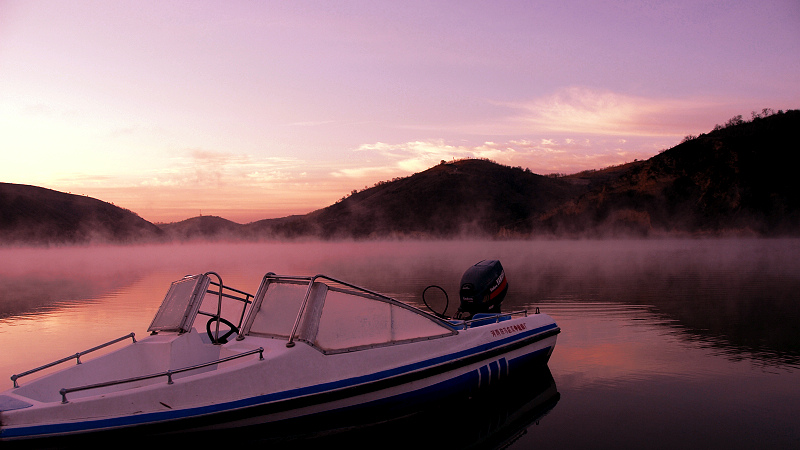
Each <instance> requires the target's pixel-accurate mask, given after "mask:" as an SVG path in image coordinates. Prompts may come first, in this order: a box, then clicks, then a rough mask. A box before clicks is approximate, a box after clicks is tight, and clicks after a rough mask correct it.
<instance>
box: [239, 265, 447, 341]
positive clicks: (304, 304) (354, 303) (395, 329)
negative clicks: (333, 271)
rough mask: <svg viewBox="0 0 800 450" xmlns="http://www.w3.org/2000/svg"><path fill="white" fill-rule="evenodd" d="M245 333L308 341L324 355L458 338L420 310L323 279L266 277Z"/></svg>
mask: <svg viewBox="0 0 800 450" xmlns="http://www.w3.org/2000/svg"><path fill="white" fill-rule="evenodd" d="M318 279H324V282H320V281H317V280H318ZM243 332H244V334H245V335H254V336H265V337H275V338H283V339H287V340H290V341H292V340H300V341H304V342H306V343H308V344H311V345H312V346H314V347H315V348H317V349H319V350H321V351H322V352H324V353H339V352H346V351H353V350H359V349H364V348H371V347H375V346H382V345H392V344H397V343H405V342H411V341H415V340H420V339H432V338H437V337H443V336H449V335H451V334H455V333H456V331H454V329H453V328H452V327H451V326H449V325H448V324H447V323H446V322H443V321H441V320H439V319H438V318H436V317H434V316H431V315H430V314H427V313H425V312H423V311H420V310H418V309H416V308H412V307H410V306H408V305H405V304H403V303H400V302H398V301H397V300H394V299H391V298H388V297H384V296H382V295H380V294H376V293H373V292H370V291H367V290H364V289H361V288H358V287H355V286H352V285H347V284H344V283H342V282H340V281H337V280H333V279H330V278H327V277H321V276H317V277H313V278H305V279H300V278H289V277H283V278H282V277H273V276H267V277H265V278H264V281H263V282H262V284H261V287H259V290H258V293H257V294H256V297H255V299H254V302H253V308H252V309H251V311H250V315H249V316H248V319H247V321H246V322H245V326H244V330H243Z"/></svg>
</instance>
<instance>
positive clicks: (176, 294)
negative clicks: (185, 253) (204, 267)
mask: <svg viewBox="0 0 800 450" xmlns="http://www.w3.org/2000/svg"><path fill="white" fill-rule="evenodd" d="M210 282H211V279H210V278H209V277H208V275H192V276H186V277H184V278H181V279H180V280H178V281H174V282H173V283H172V284H171V285H170V287H169V291H167V295H166V297H164V301H163V302H161V307H160V308H158V312H156V316H155V317H154V318H153V322H151V323H150V328H148V329H147V331H151V332H153V331H155V332H158V331H175V332H179V333H183V332H186V331H189V330H190V329H191V327H192V323H193V322H194V318H195V316H197V311H198V310H199V309H200V304H201V303H202V301H203V297H204V296H205V294H206V290H208V285H209V283H210Z"/></svg>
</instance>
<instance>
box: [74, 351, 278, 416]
mask: <svg viewBox="0 0 800 450" xmlns="http://www.w3.org/2000/svg"><path fill="white" fill-rule="evenodd" d="M256 353H258V359H259V361H263V360H264V347H259V348H257V349H255V350H249V351H246V352H244V353H239V354H237V355H231V356H228V357H225V358H221V359H218V360H216V361H209V362H207V363H203V364H197V365H194V366H188V367H182V368H180V369H175V370H167V371H166V372H159V373H152V374H150V375H142V376H138V377H133V378H125V379H122V380H114V381H106V382H103V383H96V384H87V385H86V386H78V387H73V388H62V389H61V390H60V391H58V393H59V394H61V403H62V404H63V403H69V401H68V400H67V394H69V393H71V392H78V391H87V390H89V389H97V388H101V387H106V386H115V385H117V384H125V383H132V382H134V381H142V380H149V379H152V378H158V377H167V384H172V375H175V374H176V373H182V372H188V371H190V370H195V369H201V368H203V367H208V366H213V365H215V364H219V363H223V362H226V361H231V360H234V359H238V358H242V357H244V356H249V355H254V354H256Z"/></svg>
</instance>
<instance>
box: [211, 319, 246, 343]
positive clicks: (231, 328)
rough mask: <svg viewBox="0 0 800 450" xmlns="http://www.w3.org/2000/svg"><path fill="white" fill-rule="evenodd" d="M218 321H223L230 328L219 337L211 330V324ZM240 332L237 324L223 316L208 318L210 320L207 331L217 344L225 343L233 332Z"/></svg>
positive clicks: (212, 340)
mask: <svg viewBox="0 0 800 450" xmlns="http://www.w3.org/2000/svg"><path fill="white" fill-rule="evenodd" d="M217 321H219V322H222V323H224V324H225V325H227V326H228V328H229V330H228V332H227V333H225V334H223V335H222V336H218V337H217V338H214V333H213V332H212V331H211V324H212V323H214V322H217ZM238 332H239V329H238V328H236V325H234V324H232V323H231V322H230V321H229V320H227V319H225V318H222V317H217V316H214V317H212V318H210V319H208V322H206V333H208V337H210V338H211V342H213V343H215V344H224V343H226V342H228V338H229V337H230V336H231V335H232V334H233V333H238Z"/></svg>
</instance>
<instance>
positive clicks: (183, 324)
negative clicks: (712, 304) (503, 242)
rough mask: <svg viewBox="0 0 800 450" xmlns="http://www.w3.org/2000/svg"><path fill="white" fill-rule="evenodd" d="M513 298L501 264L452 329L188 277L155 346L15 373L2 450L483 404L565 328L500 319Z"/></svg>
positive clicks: (301, 284)
mask: <svg viewBox="0 0 800 450" xmlns="http://www.w3.org/2000/svg"><path fill="white" fill-rule="evenodd" d="M440 289H441V288H440ZM507 289H508V283H507V280H506V278H505V273H504V271H503V270H502V266H501V265H500V264H499V261H481V262H479V263H478V264H475V265H474V266H472V267H470V269H469V270H468V271H467V272H465V274H464V277H462V282H461V290H460V294H461V304H460V306H459V311H458V314H457V315H456V316H455V317H447V316H445V315H444V314H443V313H439V312H428V311H425V310H424V309H422V308H421V307H416V306H413V305H411V304H408V303H404V302H401V301H398V300H396V299H394V298H391V297H389V296H386V295H383V294H381V293H378V292H374V291H372V290H369V289H366V288H363V287H359V286H356V285H354V284H350V283H347V282H345V281H341V280H338V279H335V278H332V277H328V276H325V275H315V276H294V275H276V274H274V273H272V272H270V273H267V274H266V275H264V277H263V278H262V280H261V283H260V285H259V287H258V289H257V291H256V293H255V295H252V294H250V293H247V292H246V291H242V290H239V289H235V288H233V287H230V286H227V285H225V284H223V282H222V277H221V276H220V275H219V274H217V273H215V272H207V273H203V274H197V275H190V276H186V277H184V278H181V279H179V280H177V281H175V282H173V283H172V284H171V285H170V287H169V289H168V291H167V294H166V296H165V298H164V300H163V302H162V303H161V306H160V307H159V309H158V310H157V312H156V314H155V317H154V318H153V320H152V322H151V324H150V326H149V328H148V332H149V333H150V334H149V335H148V336H147V337H144V338H141V339H137V338H136V336H135V335H134V334H133V333H131V334H128V335H125V336H122V337H120V338H118V339H115V340H112V341H110V342H107V343H104V344H101V345H99V346H97V347H94V348H92V349H89V350H87V351H83V352H79V353H76V354H75V355H71V356H68V357H66V358H63V359H61V360H58V361H54V362H52V363H50V364H46V365H44V366H41V367H37V368H35V369H31V370H28V371H26V372H22V373H19V374H15V375H13V376H12V377H11V379H12V384H13V386H12V387H11V388H10V389H9V390H7V391H5V392H2V393H0V441H12V440H34V439H45V438H60V437H74V436H78V437H85V436H89V435H93V436H97V435H108V434H113V433H128V434H136V435H137V436H142V435H149V434H165V433H167V434H168V433H187V432H199V431H213V430H230V429H245V428H248V427H253V426H260V425H263V424H289V423H292V422H293V421H297V420H302V419H304V418H312V417H320V416H324V415H326V414H328V415H339V414H343V413H347V412H352V411H376V412H381V413H385V412H387V411H393V410H399V409H400V408H408V407H413V405H418V404H421V403H424V402H432V401H441V400H447V399H449V398H453V397H454V396H463V395H471V393H474V392H477V391H479V390H482V389H486V388H488V387H490V386H492V385H496V384H498V383H501V382H502V381H503V380H504V379H506V378H507V377H509V376H510V375H511V374H513V373H515V372H516V371H519V370H522V369H523V368H526V369H527V368H529V367H531V366H540V365H546V364H547V361H548V360H549V358H550V355H551V354H552V352H553V349H554V347H555V344H556V337H557V335H558V333H559V332H560V328H559V327H558V326H557V324H556V323H555V321H554V320H553V319H552V318H551V317H550V316H548V315H547V314H543V313H540V312H539V311H538V308H537V309H536V311H533V312H530V311H526V310H522V311H513V312H500V308H499V306H500V303H501V302H502V299H503V297H504V296H505V293H506V291H507ZM423 300H424V293H423ZM426 304H427V302H426ZM200 316H203V318H201V317H200ZM204 318H207V320H205V324H203V319H204ZM121 343H127V344H126V345H122V344H121ZM111 345H115V346H116V345H122V346H121V347H120V348H118V349H116V350H113V351H108V350H106V352H107V353H105V354H103V355H102V356H97V357H95V358H93V359H88V357H87V356H86V355H87V354H90V353H93V352H95V351H97V350H100V349H104V348H106V347H109V346H111ZM82 359H83V360H82ZM66 363H70V364H69V365H67V367H65V368H62V369H60V370H57V371H54V370H55V369H52V368H53V367H55V366H58V365H62V364H66ZM44 369H50V373H48V374H46V375H42V376H40V377H39V378H35V377H33V376H32V375H34V374H36V373H37V372H40V371H42V370H44Z"/></svg>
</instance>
